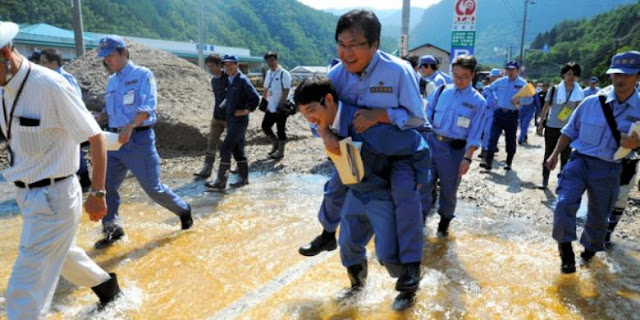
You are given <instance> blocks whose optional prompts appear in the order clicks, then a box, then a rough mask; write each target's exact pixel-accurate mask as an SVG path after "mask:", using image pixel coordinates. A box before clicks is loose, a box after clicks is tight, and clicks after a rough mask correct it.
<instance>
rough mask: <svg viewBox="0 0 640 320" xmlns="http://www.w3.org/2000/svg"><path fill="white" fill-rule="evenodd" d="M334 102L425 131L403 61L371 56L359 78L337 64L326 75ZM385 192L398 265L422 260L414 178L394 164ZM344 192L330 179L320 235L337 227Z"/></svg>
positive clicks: (421, 110)
mask: <svg viewBox="0 0 640 320" xmlns="http://www.w3.org/2000/svg"><path fill="white" fill-rule="evenodd" d="M328 78H329V79H330V80H331V82H332V84H333V85H334V87H335V88H336V91H337V93H338V96H339V97H340V100H341V101H343V102H345V103H347V104H350V105H357V106H361V107H366V108H371V109H376V108H377V109H381V108H384V109H386V112H387V115H388V116H389V119H390V120H391V123H392V124H393V125H395V126H397V127H398V128H400V129H407V128H420V129H421V130H424V131H427V130H428V128H429V127H430V126H429V124H428V122H427V121H426V115H425V110H424V106H423V102H422V99H421V97H420V90H419V87H418V82H417V81H416V78H415V71H414V70H413V69H412V68H411V67H410V66H409V65H408V64H407V63H405V62H404V61H403V60H401V59H399V58H397V57H394V56H390V55H388V54H386V53H384V52H381V51H377V52H376V53H375V54H374V56H373V58H372V60H371V62H370V63H369V65H368V66H367V67H366V68H365V70H364V71H363V72H362V74H360V75H358V74H353V73H350V72H348V71H347V69H346V68H344V66H343V65H342V64H341V63H340V64H338V65H336V66H334V67H333V68H332V69H331V70H330V71H329V73H328ZM392 171H393V174H392V181H391V185H392V187H391V190H392V193H393V199H394V203H395V204H396V206H395V210H396V220H397V221H398V224H397V228H398V234H400V235H401V237H400V238H399V240H398V241H399V242H398V246H399V247H400V252H401V260H402V262H403V263H412V262H419V261H421V260H422V251H423V250H422V249H423V247H424V243H423V241H418V240H419V239H423V237H424V236H423V232H422V228H421V226H422V208H421V206H420V194H419V192H418V191H417V188H416V177H415V174H416V172H415V171H414V168H412V167H411V166H408V165H407V164H406V163H405V162H402V161H397V162H394V163H393V167H392ZM346 192H347V188H346V187H345V186H343V185H342V184H341V183H340V181H339V179H336V177H332V178H330V179H329V181H327V183H326V184H325V188H324V198H323V203H322V205H321V207H320V210H319V212H318V220H319V221H320V222H321V223H322V225H323V227H324V229H325V230H327V231H329V232H333V231H335V230H336V228H337V226H338V224H339V223H340V211H339V210H336V209H339V208H340V207H341V206H342V203H343V202H344V197H345V195H346Z"/></svg>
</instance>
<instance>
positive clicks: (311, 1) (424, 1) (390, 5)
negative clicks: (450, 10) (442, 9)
mask: <svg viewBox="0 0 640 320" xmlns="http://www.w3.org/2000/svg"><path fill="white" fill-rule="evenodd" d="M298 1H299V2H302V3H304V4H306V5H308V6H310V7H312V8H315V9H318V10H324V9H334V8H351V7H369V8H375V9H401V8H402V0H375V1H374V0H298ZM438 2H440V0H411V6H412V7H419V8H426V7H428V6H430V5H432V4H434V3H438Z"/></svg>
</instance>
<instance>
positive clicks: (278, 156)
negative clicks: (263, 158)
mask: <svg viewBox="0 0 640 320" xmlns="http://www.w3.org/2000/svg"><path fill="white" fill-rule="evenodd" d="M286 144H287V141H285V140H282V141H278V150H276V152H274V153H272V154H271V159H276V160H279V159H282V158H284V146H285V145H286Z"/></svg>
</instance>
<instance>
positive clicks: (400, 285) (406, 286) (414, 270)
mask: <svg viewBox="0 0 640 320" xmlns="http://www.w3.org/2000/svg"><path fill="white" fill-rule="evenodd" d="M418 286H420V262H414V263H406V264H404V270H402V274H401V275H400V277H399V278H398V282H396V290H398V291H400V292H406V291H413V292H415V291H416V290H418Z"/></svg>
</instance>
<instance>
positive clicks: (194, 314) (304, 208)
mask: <svg viewBox="0 0 640 320" xmlns="http://www.w3.org/2000/svg"><path fill="white" fill-rule="evenodd" d="M325 179H326V178H325V177H322V176H300V175H288V176H279V175H268V176H260V177H252V182H251V184H250V185H248V186H247V187H244V188H241V189H239V190H230V191H229V192H227V193H226V194H224V196H221V195H219V194H211V193H204V192H203V191H204V188H203V187H202V186H201V183H200V184H198V183H191V182H188V181H183V183H182V187H180V188H177V190H178V193H179V194H181V195H182V196H184V197H185V198H186V199H187V201H189V202H190V203H191V204H192V206H193V208H194V216H195V224H194V227H193V229H192V230H189V231H179V230H178V229H179V221H178V218H177V217H175V216H174V215H173V214H171V213H170V212H169V211H167V210H165V209H163V208H161V207H159V206H158V205H155V204H153V203H152V202H151V201H150V200H148V199H147V198H145V197H144V196H140V194H141V193H142V191H141V190H140V189H138V187H137V184H136V183H131V182H127V184H125V186H124V187H123V190H122V191H123V192H122V194H123V195H124V200H125V201H124V202H125V204H124V205H123V206H122V207H121V217H122V218H123V223H124V228H125V232H126V237H125V239H124V240H122V241H120V242H118V243H117V244H115V245H114V246H113V247H111V248H109V249H107V250H102V251H100V250H95V249H93V248H92V245H93V243H94V242H95V241H96V240H98V239H99V237H100V225H99V224H94V223H91V222H90V221H88V219H86V217H85V218H84V220H83V222H82V223H81V226H80V229H79V232H78V244H79V245H80V246H82V247H83V248H85V249H86V250H87V252H88V253H89V254H90V255H91V256H92V257H93V258H94V259H95V260H96V261H97V262H98V264H100V265H101V266H102V267H103V268H105V269H106V270H107V271H110V272H111V271H114V272H117V273H118V276H119V278H120V281H121V286H122V287H123V295H122V296H121V297H120V298H119V299H118V300H117V301H116V303H115V304H114V305H112V306H110V307H108V308H107V309H106V310H104V311H103V312H100V313H97V312H96V311H95V308H96V301H97V298H96V297H95V296H94V294H93V293H92V292H91V290H90V289H88V288H74V287H73V286H72V285H71V284H69V283H68V282H66V281H64V280H61V282H60V284H59V286H58V290H57V292H56V295H55V298H54V301H53V305H52V308H51V312H50V317H49V318H50V319H85V318H91V319H640V313H639V312H638V310H640V268H639V266H640V251H639V248H638V246H637V243H620V244H619V245H618V246H617V247H616V248H615V249H614V250H612V251H610V252H607V253H599V254H598V255H597V256H596V258H595V259H594V261H593V262H592V264H591V265H590V266H589V267H579V268H578V272H577V273H576V274H574V275H568V276H567V275H560V272H559V264H560V262H559V258H558V256H557V249H556V243H555V242H554V241H553V239H551V236H550V233H551V231H550V226H535V225H533V224H532V223H531V222H529V221H526V220H517V219H505V220H496V219H493V218H489V217H485V216H483V215H482V212H480V211H479V210H478V209H477V207H476V205H475V204H474V203H463V204H460V210H459V211H458V213H457V218H456V219H455V220H454V221H453V223H452V226H451V230H452V232H451V235H450V236H449V238H448V239H441V238H437V237H436V236H435V232H434V230H435V227H436V225H437V222H438V219H439V218H438V217H437V215H435V216H432V217H430V218H429V223H428V226H427V230H426V234H427V243H426V248H425V252H424V254H425V256H424V261H423V263H422V273H423V279H422V282H421V289H420V291H419V292H418V297H417V303H416V305H415V307H413V308H412V309H410V310H407V311H405V312H396V311H393V310H392V308H391V304H392V302H393V299H394V297H395V295H396V292H395V291H394V286H395V280H394V279H391V278H390V277H389V276H388V275H387V273H386V271H385V270H384V268H383V267H381V266H380V265H379V264H378V263H377V260H376V259H375V253H374V251H373V246H372V245H370V246H369V250H370V251H369V253H370V258H369V279H368V284H367V286H366V289H365V292H364V294H363V295H362V296H360V297H359V298H358V299H355V300H352V301H348V302H345V301H340V300H339V299H338V297H339V296H340V295H341V293H343V292H344V289H345V288H346V287H348V284H349V280H348V278H347V275H346V271H345V269H344V267H342V265H341V264H340V256H339V253H338V250H335V251H332V252H325V253H323V254H320V255H318V256H316V257H313V258H308V257H303V256H301V255H299V254H298V253H297V250H298V247H299V246H300V245H301V244H303V243H306V242H308V241H310V240H311V239H313V237H315V236H316V235H317V234H319V233H320V231H321V227H320V225H319V223H318V222H317V219H316V213H317V208H318V206H319V204H320V201H321V192H322V186H323V184H324V181H325ZM173 185H176V184H175V183H174V184H173ZM177 185H179V184H177ZM3 212H4V211H3ZM0 223H2V230H3V232H2V233H0V249H1V250H2V253H3V254H2V256H1V257H0V279H2V280H1V283H0V292H2V298H0V318H5V317H6V310H5V309H4V308H5V307H4V292H5V290H6V285H7V281H8V278H9V274H10V271H11V266H12V265H13V262H14V260H15V258H16V254H17V245H18V241H19V236H20V228H21V225H22V219H21V218H20V216H19V215H16V214H10V213H6V212H4V213H2V216H0ZM574 248H575V249H576V252H577V253H579V250H582V249H581V248H580V246H578V245H577V244H575V245H574ZM579 248H580V249H579ZM578 249H579V250H578Z"/></svg>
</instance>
